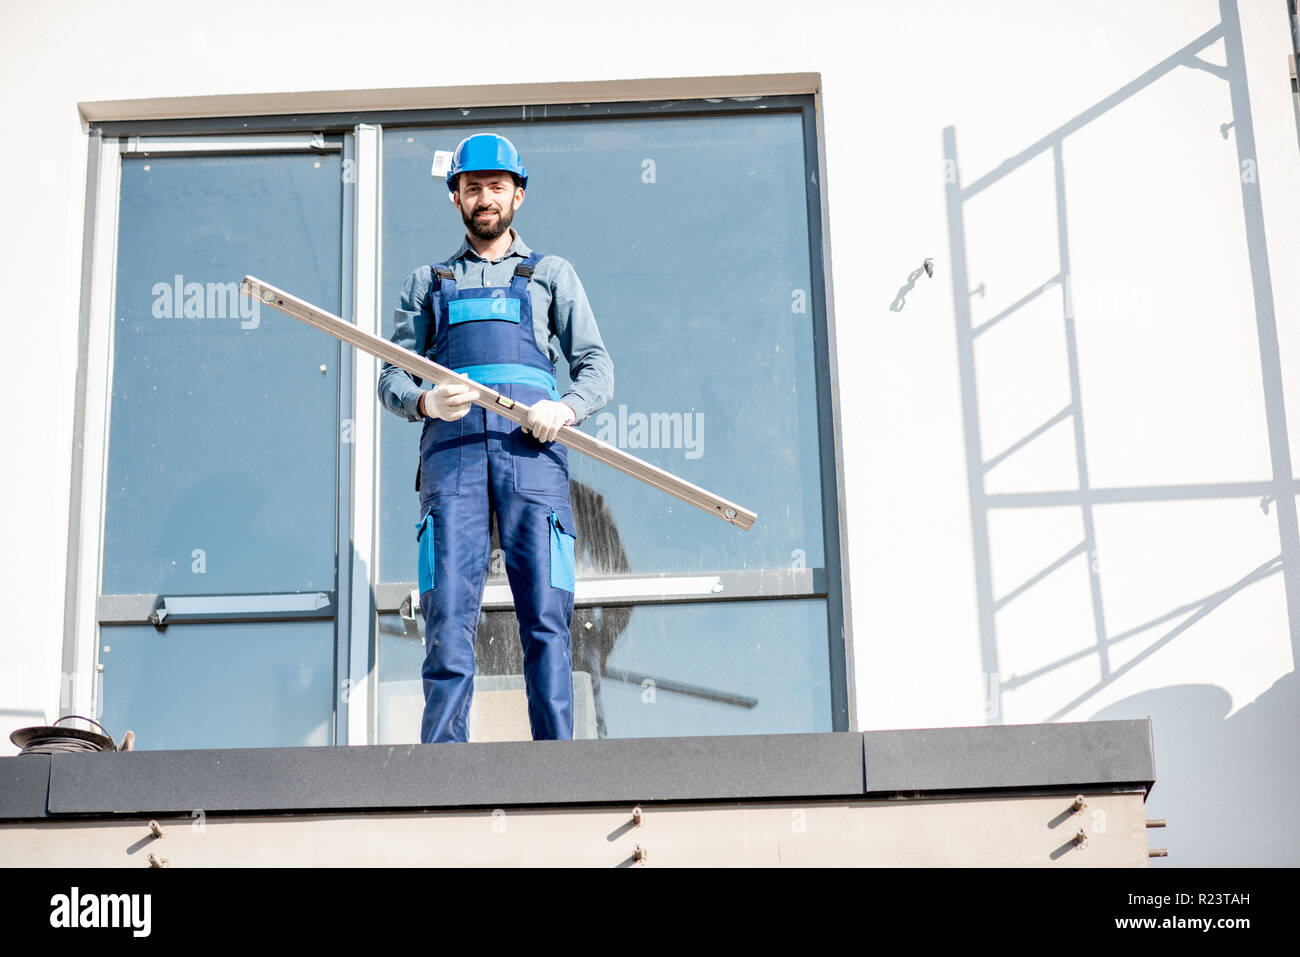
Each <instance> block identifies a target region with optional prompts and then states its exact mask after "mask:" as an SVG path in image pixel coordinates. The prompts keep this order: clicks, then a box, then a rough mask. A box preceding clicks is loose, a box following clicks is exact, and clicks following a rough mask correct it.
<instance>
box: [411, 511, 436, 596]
mask: <svg viewBox="0 0 1300 957" xmlns="http://www.w3.org/2000/svg"><path fill="white" fill-rule="evenodd" d="M415 527H416V528H417V529H419V531H417V532H416V533H415V540H416V542H417V543H418V546H419V550H420V557H419V571H418V573H417V574H418V575H419V580H420V594H421V595H423V594H424V593H425V592H427V591H429V590H430V589H431V588H433V568H434V552H433V512H429V513H428V514H427V515H425V516H424V518H422V519H420V520H419V521H418V522H416V523H415Z"/></svg>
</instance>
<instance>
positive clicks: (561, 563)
mask: <svg viewBox="0 0 1300 957" xmlns="http://www.w3.org/2000/svg"><path fill="white" fill-rule="evenodd" d="M549 521H550V526H551V587H552V588H563V589H564V590H565V591H569V592H571V591H573V584H574V583H573V579H574V569H573V564H574V559H573V545H574V542H575V541H576V540H577V536H576V535H574V529H573V519H572V518H569V519H567V520H566V519H561V518H560V516H558V515H556V514H555V511H554V510H552V511H551V512H550V516H549ZM566 521H567V523H568V528H565V522H566Z"/></svg>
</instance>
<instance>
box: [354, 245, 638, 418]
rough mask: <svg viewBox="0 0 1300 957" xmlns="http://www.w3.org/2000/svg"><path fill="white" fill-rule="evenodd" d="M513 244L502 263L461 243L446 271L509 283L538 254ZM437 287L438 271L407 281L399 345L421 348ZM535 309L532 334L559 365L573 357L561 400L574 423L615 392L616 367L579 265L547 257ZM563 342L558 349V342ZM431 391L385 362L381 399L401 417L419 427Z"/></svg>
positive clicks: (460, 278) (481, 283) (463, 282)
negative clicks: (418, 333)
mask: <svg viewBox="0 0 1300 957" xmlns="http://www.w3.org/2000/svg"><path fill="white" fill-rule="evenodd" d="M510 232H511V235H513V236H514V242H513V243H512V244H511V246H510V249H509V250H507V252H506V254H505V256H503V257H502V258H501V259H495V260H492V261H488V260H486V259H484V258H482V257H481V256H479V254H478V253H476V252H475V251H474V249H473V247H471V246H470V245H469V241H468V240H465V241H462V242H461V244H460V249H458V250H457V251H456V255H455V256H453V257H452V258H451V260H449V261H448V263H447V266H448V268H450V269H451V271H452V272H453V273H454V274H455V276H456V285H457V286H458V287H460V288H466V289H475V288H479V287H486V286H508V285H509V284H510V280H511V279H512V278H513V276H514V273H515V267H516V266H517V265H519V263H520V262H522V261H523V260H524V259H526V258H527V257H528V256H529V255H530V254H531V253H532V250H531V249H529V248H528V246H527V245H526V244H525V243H524V241H523V240H522V239H521V238H520V237H519V234H518V233H517V232H515V231H514V229H511V230H510ZM432 286H433V270H432V268H431V267H430V266H427V265H426V266H421V267H419V268H418V269H416V270H415V271H414V272H412V273H411V274H410V275H409V276H407V277H406V282H405V283H404V284H403V286H402V298H401V302H400V303H399V304H398V307H397V309H396V311H395V313H394V316H395V319H396V323H395V327H394V329H393V336H392V342H394V343H395V344H397V345H399V346H402V347H403V348H406V349H411V350H412V351H418V349H417V347H416V344H415V317H416V316H418V315H419V314H420V312H421V311H422V310H424V309H426V308H427V306H426V305H425V300H426V298H427V297H428V295H429V290H430V289H431V288H432ZM528 295H529V298H530V299H531V301H532V307H533V335H534V336H535V337H536V339H537V347H538V348H539V349H540V350H541V351H542V354H543V355H545V356H547V357H548V358H549V359H550V360H551V361H552V362H558V361H559V360H560V358H561V357H562V356H563V357H566V358H567V360H568V363H569V376H570V378H571V379H572V380H573V385H572V387H571V388H570V389H569V391H568V392H566V393H564V395H562V396H561V397H560V401H561V402H564V403H566V404H567V405H568V406H569V407H570V408H572V409H573V411H574V413H575V414H576V420H575V422H574V424H575V425H576V424H578V423H580V422H582V420H583V419H585V418H586V417H587V416H589V415H591V414H592V413H593V412H598V411H600V409H601V408H603V407H604V405H605V403H606V402H608V401H609V400H610V397H611V396H612V395H613V394H614V363H613V361H612V360H611V359H610V357H609V353H608V352H607V351H606V350H605V343H604V342H602V341H601V338H600V330H599V329H597V328H596V317H595V316H594V315H592V312H591V305H590V303H588V302H587V294H586V292H585V291H584V290H583V288H582V283H581V282H580V281H579V280H578V274H577V273H576V272H575V271H574V269H573V266H572V264H571V263H570V262H569V261H568V260H567V259H563V258H561V257H560V256H550V255H547V256H543V257H542V258H541V260H540V261H539V262H538V263H537V267H536V269H535V270H534V271H533V275H532V279H531V280H529V283H528ZM552 337H554V338H555V339H557V340H559V349H558V350H557V349H556V347H555V346H554V345H553V344H552V342H551V338H552ZM424 391H426V390H425V389H424V388H422V387H420V386H419V385H416V383H415V380H414V379H412V378H411V376H410V374H409V373H407V372H406V370H404V369H399V368H398V367H397V366H395V365H392V364H391V363H388V362H385V363H384V364H383V367H382V369H381V370H380V373H379V400H380V401H381V402H382V403H383V404H384V406H385V407H386V408H387V409H388V410H389V411H391V412H393V413H395V414H396V415H400V416H402V417H403V418H406V419H408V420H410V421H411V422H419V421H421V420H422V418H423V416H421V415H420V413H419V412H418V411H416V407H415V406H416V402H418V401H419V398H420V394H421V393H422V392H424Z"/></svg>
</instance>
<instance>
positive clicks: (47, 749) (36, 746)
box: [18, 714, 116, 755]
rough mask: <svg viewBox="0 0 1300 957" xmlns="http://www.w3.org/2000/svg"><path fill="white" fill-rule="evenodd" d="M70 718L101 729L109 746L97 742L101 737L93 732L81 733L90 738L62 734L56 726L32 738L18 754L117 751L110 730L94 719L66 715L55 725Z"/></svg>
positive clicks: (73, 729) (43, 730)
mask: <svg viewBox="0 0 1300 957" xmlns="http://www.w3.org/2000/svg"><path fill="white" fill-rule="evenodd" d="M69 718H80V719H81V720H82V721H86V722H88V723H90V724H93V725H94V726H95V727H97V728H99V730H100V731H103V732H104V737H106V738H107V739H108V745H107V746H105V745H104V743H103V742H102V741H100V740H96V739H97V738H98V737H99V736H98V735H95V734H94V733H93V732H89V731H83V732H81V735H89V736H88V737H82V736H80V735H76V734H62V733H60V731H59V729H58V728H55V727H54V726H50V727H49V728H45V729H42V732H41V733H40V734H37V735H34V736H33V737H32V738H31V740H30V741H28V742H27V744H26V745H25V746H24V747H23V749H22V750H21V751H19V752H18V753H19V754H20V755H22V754H75V753H79V752H87V751H114V750H116V748H114V746H113V736H112V735H111V734H109V733H108V730H107V729H106V728H105V727H104V726H103V725H102V724H100V723H99V722H98V721H96V720H94V719H93V718H85V717H82V716H81V715H79V714H67V715H64V716H63V717H62V718H57V719H55V722H54V724H56V725H57V724H58V723H59V722H60V721H66V720H68V719H69ZM68 730H69V731H76V729H75V728H69V729H68Z"/></svg>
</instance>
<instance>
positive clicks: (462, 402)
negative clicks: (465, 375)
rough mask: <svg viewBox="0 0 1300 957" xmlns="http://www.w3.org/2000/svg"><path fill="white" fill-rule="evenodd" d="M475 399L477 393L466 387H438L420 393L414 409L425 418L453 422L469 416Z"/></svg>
mask: <svg viewBox="0 0 1300 957" xmlns="http://www.w3.org/2000/svg"><path fill="white" fill-rule="evenodd" d="M477 398H478V393H477V392H475V391H474V390H473V389H471V388H470V387H469V386H467V385H460V384H456V385H440V386H435V387H434V388H432V389H430V390H429V391H428V392H421V393H420V401H419V403H418V404H417V406H416V408H417V409H418V410H419V412H420V414H421V415H423V416H425V417H426V418H430V419H442V420H443V421H445V422H455V421H456V420H457V419H463V418H464V417H465V416H467V415H469V410H470V409H472V408H473V405H472V403H473V401H474V400H475V399H477Z"/></svg>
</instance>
